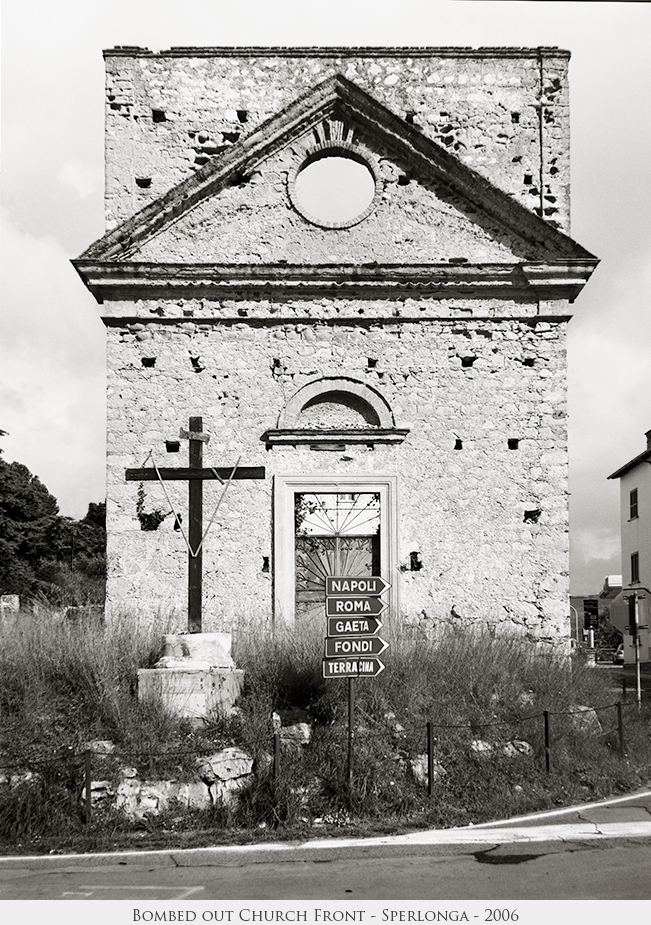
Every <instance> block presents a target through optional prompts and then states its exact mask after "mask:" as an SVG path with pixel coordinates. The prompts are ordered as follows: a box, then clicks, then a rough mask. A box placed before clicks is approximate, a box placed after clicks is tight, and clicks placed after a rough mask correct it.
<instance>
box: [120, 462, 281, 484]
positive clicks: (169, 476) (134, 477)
mask: <svg viewBox="0 0 651 925" xmlns="http://www.w3.org/2000/svg"><path fill="white" fill-rule="evenodd" d="M215 473H216V474H215ZM125 477H126V480H127V482H156V481H157V480H158V479H159V477H160V478H161V479H163V481H164V482H187V481H195V480H197V479H198V480H201V481H203V480H205V479H217V478H220V479H223V480H224V481H226V480H227V479H230V478H233V479H263V478H264V477H265V468H264V466H237V467H233V466H227V467H220V468H214V469H181V468H179V469H160V468H159V469H158V470H156V469H153V468H151V467H148V468H147V469H127V470H126V472H125Z"/></svg>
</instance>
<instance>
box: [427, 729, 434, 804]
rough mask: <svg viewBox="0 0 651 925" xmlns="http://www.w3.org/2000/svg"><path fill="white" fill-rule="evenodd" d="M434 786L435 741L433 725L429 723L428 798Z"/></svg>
mask: <svg viewBox="0 0 651 925" xmlns="http://www.w3.org/2000/svg"><path fill="white" fill-rule="evenodd" d="M433 786H434V739H433V736H432V723H431V722H430V721H429V720H428V721H427V796H429V797H431V795H432V789H433Z"/></svg>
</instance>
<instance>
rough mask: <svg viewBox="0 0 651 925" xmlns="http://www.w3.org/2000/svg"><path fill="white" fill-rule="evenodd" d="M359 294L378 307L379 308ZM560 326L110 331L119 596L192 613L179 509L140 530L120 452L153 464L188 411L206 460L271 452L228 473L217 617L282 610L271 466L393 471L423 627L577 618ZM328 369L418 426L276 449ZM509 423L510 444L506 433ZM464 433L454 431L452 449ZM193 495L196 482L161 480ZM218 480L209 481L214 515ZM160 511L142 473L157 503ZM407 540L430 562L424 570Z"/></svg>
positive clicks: (405, 578)
mask: <svg viewBox="0 0 651 925" xmlns="http://www.w3.org/2000/svg"><path fill="white" fill-rule="evenodd" d="M366 309H367V310H368V312H369V313H371V314H372V311H373V305H372V304H367V305H366ZM564 337H565V324H564V323H563V322H558V323H550V322H549V321H537V320H536V319H535V318H532V319H530V320H528V321H521V320H515V319H510V320H502V321H500V320H495V321H483V320H482V321H467V320H451V319H433V320H429V321H425V322H422V321H419V322H417V323H416V322H395V323H390V322H388V321H386V322H384V323H372V322H370V321H367V322H366V323H364V324H362V325H360V324H358V323H355V324H347V323H342V324H339V325H332V324H329V323H327V322H314V323H308V324H293V323H283V322H279V323H277V324H269V323H268V322H267V323H257V324H256V323H255V322H248V321H247V322H242V323H233V324H214V323H210V322H207V321H206V322H204V323H202V322H201V321H200V320H199V321H197V322H195V321H188V322H186V323H183V324H180V325H170V324H166V323H165V322H164V321H163V320H160V321H158V322H153V321H152V322H148V323H146V324H144V323H141V322H138V321H136V322H134V323H132V324H129V325H127V326H115V327H110V328H109V341H110V347H109V409H108V418H109V424H108V429H109V449H108V452H109V457H108V462H109V466H108V480H109V487H108V497H109V511H108V514H109V521H110V523H111V531H110V535H109V544H110V545H109V562H110V575H109V605H110V606H112V607H113V608H115V607H118V608H119V606H120V605H124V603H125V602H128V604H129V606H130V607H134V606H135V607H137V608H140V609H141V610H143V611H146V612H148V613H152V612H155V611H156V609H157V608H160V609H161V610H163V611H165V610H167V609H169V608H171V607H174V606H176V607H177V608H179V611H180V613H181V616H182V615H183V613H184V611H185V606H186V598H185V588H186V569H187V564H186V563H187V555H186V552H185V546H184V543H183V539H182V537H181V535H180V533H179V532H178V531H175V530H174V528H173V527H174V525H173V517H172V516H169V517H167V518H166V519H165V520H164V521H163V523H162V524H161V526H160V527H159V529H158V530H157V531H154V532H143V531H142V530H140V528H139V524H138V520H137V517H136V501H137V490H138V485H137V484H136V483H126V482H125V480H124V469H125V468H126V467H129V466H136V465H141V464H142V463H143V462H144V458H145V456H146V454H147V453H148V451H149V450H150V449H151V448H153V449H154V452H155V458H156V462H157V464H158V465H162V464H165V465H183V464H185V459H187V456H186V453H187V444H183V445H182V453H183V457H182V458H180V457H179V456H166V454H165V452H164V441H165V440H166V439H176V438H177V437H178V429H179V427H180V426H187V419H188V418H189V416H190V415H195V414H198V413H201V414H202V415H203V419H204V429H205V430H206V431H207V432H209V433H210V434H211V435H212V437H211V441H210V443H209V444H208V446H207V448H206V451H205V461H206V463H207V464H209V465H210V464H214V465H232V464H234V463H235V461H236V460H237V458H238V457H239V456H240V455H241V456H242V462H243V464H244V463H245V464H247V465H264V466H265V467H266V469H267V478H266V479H265V480H264V481H260V482H239V483H234V484H233V485H232V487H231V489H230V490H229V493H228V495H227V498H226V501H225V503H224V505H223V507H222V508H221V510H220V513H219V515H218V518H217V521H216V524H215V527H214V529H213V530H212V532H211V533H210V534H209V536H208V539H207V542H206V546H205V552H204V568H205V578H204V602H205V611H206V614H205V626H204V628H205V630H206V631H211V630H217V629H222V628H228V627H229V626H232V625H236V624H238V623H241V622H242V620H243V619H246V618H256V619H262V620H267V619H269V617H270V615H271V612H272V583H271V575H272V574H273V550H272V485H273V476H274V474H275V473H288V472H301V473H303V474H309V473H312V472H314V473H334V472H337V473H341V474H343V476H344V477H345V475H346V474H355V475H364V474H371V473H386V472H388V473H399V476H400V526H399V542H400V560H401V569H402V570H401V571H400V573H399V576H398V580H399V584H400V587H399V595H400V611H401V615H402V617H403V618H404V619H405V620H406V621H407V622H408V623H412V624H418V625H422V626H423V628H425V629H431V628H432V627H433V626H434V625H436V624H440V623H446V622H450V623H455V622H461V621H463V623H464V624H466V625H467V624H476V625H480V626H486V625H490V626H491V627H497V628H499V627H505V626H506V627H508V628H509V629H510V630H511V631H512V630H513V628H514V627H515V628H516V629H517V630H518V631H520V632H522V633H523V634H527V635H529V636H534V637H537V638H549V639H554V638H558V637H559V636H563V635H564V634H565V629H566V627H565V624H566V621H567V617H566V610H567V607H566V601H567V595H568V593H569V592H568V538H567V529H568V525H567V465H566V459H567V453H566V420H565V417H566V405H565V364H564ZM316 375H324V376H327V375H346V376H351V377H353V378H356V379H360V380H362V381H364V382H367V383H368V384H370V385H373V386H374V387H375V388H377V389H378V390H379V391H381V392H382V394H383V395H384V396H385V397H386V398H387V400H388V401H389V402H390V404H391V406H392V408H393V410H394V413H395V414H396V418H397V421H398V423H400V422H401V421H409V422H410V423H411V432H410V434H409V436H408V437H407V439H406V440H405V442H404V443H403V444H402V445H400V446H394V447H382V446H380V445H376V447H375V449H374V450H370V449H367V448H365V447H360V448H355V447H352V446H348V447H347V449H346V452H345V453H343V454H342V452H341V451H333V452H320V453H315V452H312V451H310V449H309V448H297V449H294V448H292V447H275V448H274V449H272V450H266V449H265V445H264V443H263V442H262V440H261V436H262V434H263V433H264V431H265V430H267V428H270V427H274V426H275V425H276V422H277V418H278V414H279V413H280V411H281V410H282V408H283V407H284V404H285V403H286V401H287V400H288V399H289V398H290V397H291V395H292V394H294V392H295V391H296V390H297V389H298V388H300V386H301V385H303V384H305V383H306V382H308V381H311V380H312V379H314V378H315V376H316ZM509 440H511V441H516V443H515V444H513V443H511V447H512V448H509ZM457 447H460V448H457ZM168 491H169V492H170V496H171V498H172V501H173V504H174V506H175V507H177V508H178V509H180V510H182V511H185V510H186V508H187V485H186V484H185V483H168ZM216 497H217V491H216V488H215V487H214V485H213V484H211V485H210V486H209V487H207V488H206V500H205V502H204V511H205V519H206V520H207V519H208V516H209V513H210V512H211V511H212V508H213V505H214V502H215V499H216ZM156 508H160V509H162V510H163V511H165V510H167V509H168V506H167V504H166V502H165V497H164V495H163V492H162V490H161V487H160V485H159V484H158V483H156V482H148V483H146V485H145V510H146V511H151V510H154V509H156ZM413 552H417V553H418V559H419V560H420V562H421V563H422V568H420V569H419V570H417V571H412V570H411V566H412V556H411V555H410V554H411V553H413Z"/></svg>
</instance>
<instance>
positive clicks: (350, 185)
mask: <svg viewBox="0 0 651 925" xmlns="http://www.w3.org/2000/svg"><path fill="white" fill-rule="evenodd" d="M377 193H378V183H377V180H376V178H375V176H374V174H373V173H372V171H371V168H370V167H369V166H368V165H367V164H366V163H365V162H364V161H362V160H361V159H357V158H352V157H347V156H345V155H343V154H341V153H338V152H333V153H332V154H325V155H323V156H322V157H319V158H313V159H311V160H308V161H307V162H305V163H304V164H303V165H302V166H301V167H299V169H298V170H297V172H296V173H295V174H294V175H293V178H291V179H290V183H289V194H290V199H291V201H292V204H293V206H294V208H295V209H296V210H297V211H298V212H299V213H300V214H301V215H302V216H303V218H306V219H307V220H308V221H309V222H312V224H314V225H321V226H322V227H324V228H350V227H351V226H352V225H356V224H357V223H358V222H361V221H362V220H363V219H365V218H366V216H367V215H369V213H370V212H371V211H372V210H373V207H374V206H375V201H376V198H377Z"/></svg>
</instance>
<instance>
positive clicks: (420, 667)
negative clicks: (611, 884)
mask: <svg viewBox="0 0 651 925" xmlns="http://www.w3.org/2000/svg"><path fill="white" fill-rule="evenodd" d="M172 628H173V627H172V626H171V625H168V626H163V625H162V621H161V622H159V623H158V625H156V628H155V629H154V627H153V626H152V625H150V626H143V625H142V623H139V622H137V621H135V620H130V619H128V618H127V617H126V616H125V617H123V618H121V619H117V620H115V621H114V622H113V623H112V624H111V625H110V626H106V627H104V626H103V625H102V624H100V623H88V625H85V626H82V625H70V624H67V623H65V622H58V623H57V622H55V621H53V620H48V619H47V617H46V616H45V615H41V616H39V617H38V618H36V617H33V616H30V617H27V616H25V617H23V618H21V620H19V621H18V623H17V624H16V626H15V627H14V628H13V629H12V630H9V631H6V632H5V634H4V636H3V644H2V646H1V647H0V711H1V712H2V716H3V724H2V727H1V728H0V753H1V754H0V757H1V758H2V759H3V760H2V762H0V764H2V766H3V767H7V766H12V765H13V766H20V768H21V769H22V771H25V769H27V770H28V771H31V772H32V774H31V777H30V775H29V774H27V775H23V777H22V778H20V777H19V778H18V779H17V780H13V782H9V779H7V780H6V782H5V783H4V784H3V783H2V782H1V781H2V778H1V777H0V841H1V842H2V843H4V844H5V845H6V846H10V847H11V846H15V845H16V844H18V843H19V842H20V843H22V844H28V843H29V844H30V845H31V846H32V848H34V847H39V846H41V847H43V848H44V850H45V846H46V845H50V844H53V843H56V844H58V845H60V844H63V843H66V844H72V845H76V846H86V847H88V846H90V847H93V848H95V849H99V848H100V847H102V846H103V847H110V846H111V845H113V844H117V843H119V844H125V843H128V844H132V843H133V840H134V839H136V840H144V842H143V843H146V844H147V845H163V844H177V845H178V844H189V843H197V840H198V841H199V843H201V839H203V840H204V843H216V842H219V841H221V842H241V841H246V840H249V841H250V840H259V839H263V838H267V837H270V835H271V833H275V837H278V836H279V835H283V834H285V835H288V836H291V837H296V836H298V835H300V834H302V833H307V832H314V831H315V830H316V831H323V832H328V831H332V830H336V829H339V828H341V827H342V826H347V827H350V830H351V831H355V832H358V833H361V832H367V831H369V829H372V830H373V831H378V830H382V831H395V830H396V829H399V828H400V827H403V826H412V827H413V826H424V825H433V826H439V827H446V826H452V825H467V824H468V823H470V822H472V823H479V822H482V821H487V820H490V819H494V818H501V817H508V816H509V815H514V814H519V813H525V812H531V811H534V810H541V809H545V808H548V807H552V806H556V805H563V804H568V803H570V802H575V801H581V800H585V799H593V798H595V797H599V796H606V795H612V794H613V793H615V792H617V791H621V790H626V789H631V788H632V787H634V786H635V785H637V784H639V783H640V782H641V781H644V780H645V779H648V775H649V771H650V770H651V747H650V743H649V722H650V719H651V716H650V715H649V710H648V708H647V711H646V712H643V713H642V715H640V714H638V711H637V710H635V709H631V710H627V711H626V718H625V725H626V746H627V753H626V757H625V759H622V757H621V756H620V755H619V754H618V752H617V748H616V746H617V736H616V716H615V711H614V708H613V707H612V706H610V705H611V704H613V703H614V701H615V700H616V699H617V692H614V691H612V690H609V689H608V687H607V678H608V674H607V673H604V672H601V671H598V670H595V669H590V668H587V667H586V666H585V665H584V664H583V663H581V661H580V660H579V659H576V658H575V659H573V660H571V661H570V660H569V659H563V658H559V657H554V656H552V655H550V654H548V653H546V652H545V651H543V650H540V649H535V648H533V647H532V646H531V644H529V643H526V642H524V641H522V640H517V639H512V638H504V639H500V638H493V637H491V636H488V635H486V636H478V635H476V634H475V635H472V634H466V633H463V632H453V631H449V632H447V633H443V634H441V635H440V636H439V638H437V639H436V640H424V639H419V640H417V639H413V638H410V637H409V636H408V635H407V633H406V632H405V631H404V630H403V629H402V628H401V627H391V626H389V627H384V628H383V635H384V636H386V637H387V638H388V640H389V641H390V649H389V650H388V651H387V652H386V653H385V654H384V655H383V656H382V658H383V661H385V663H386V666H387V667H386V670H385V671H384V672H383V673H381V674H380V675H379V677H377V678H375V679H358V680H356V681H355V694H356V706H355V720H354V730H353V731H354V738H353V746H354V747H353V774H352V777H353V787H352V791H349V788H348V768H347V754H348V729H347V712H348V704H347V684H346V682H345V681H339V680H328V681H326V680H324V678H323V677H322V670H321V659H322V655H323V637H322V634H321V633H320V632H317V631H314V630H313V631H309V630H305V631H293V632H289V631H284V632H280V631H278V632H277V633H276V634H275V635H273V634H272V633H271V632H270V631H268V629H267V628H265V627H261V626H258V625H255V626H253V625H252V626H248V627H246V626H245V627H244V628H242V629H240V630H239V632H238V635H237V637H236V640H235V651H234V655H235V659H236V662H237V664H238V666H239V667H242V668H244V670H245V672H246V674H245V688H244V692H243V694H242V696H241V698H240V700H239V702H238V711H237V713H236V714H235V715H233V716H228V717H227V716H221V715H215V716H213V717H210V718H209V720H207V721H206V722H205V723H203V725H202V726H201V727H200V728H196V727H192V726H191V725H190V724H189V723H188V722H185V721H181V720H179V719H177V718H174V717H172V716H170V715H169V714H167V713H166V712H165V711H164V710H163V709H162V708H161V706H160V705H159V704H157V703H146V702H140V701H139V700H138V697H137V689H136V679H137V670H138V668H142V667H151V666H152V665H153V664H154V663H155V661H156V660H157V658H158V656H159V654H160V645H161V636H162V633H163V632H165V631H168V632H169V631H170V630H171V629H172ZM579 706H587V707H590V708H592V709H594V708H597V714H596V715H597V716H598V718H599V722H600V724H601V725H600V726H599V725H596V718H595V714H594V713H592V714H590V715H589V717H588V718H589V722H588V720H586V721H585V722H579V721H578V720H577V719H576V717H574V716H568V713H569V712H570V711H574V710H575V709H576V708H578V707H579ZM606 707H608V709H606ZM601 708H603V709H601ZM289 709H293V710H297V709H299V710H301V711H305V712H306V713H307V715H308V717H309V719H310V723H311V727H312V738H311V741H310V743H309V745H305V746H293V747H290V746H289V745H285V746H283V748H282V750H281V753H280V767H279V772H278V773H277V774H274V759H273V725H272V714H273V713H274V712H275V711H280V712H281V713H282V712H283V711H286V710H289ZM543 710H547V711H549V712H550V714H551V725H552V743H553V749H552V768H551V771H552V773H551V774H549V775H548V774H546V773H545V751H544V747H545V746H544V738H543V722H542V711H543ZM428 722H430V723H431V724H432V726H433V731H434V736H435V742H434V758H435V761H436V768H437V776H436V779H435V781H434V784H433V794H432V797H431V799H430V798H429V797H428V795H427V789H426V786H425V785H424V782H423V779H422V773H421V774H420V775H419V772H418V767H419V762H420V767H421V769H422V766H423V756H424V754H425V752H426V750H427V740H426V724H427V723H428ZM89 739H109V740H111V742H112V743H113V744H114V745H115V753H114V754H112V755H107V756H105V757H102V758H101V759H100V757H99V756H96V757H95V759H94V760H95V765H94V776H95V777H98V776H99V777H101V778H106V779H107V780H108V781H109V782H111V783H112V784H113V786H115V785H116V783H117V780H118V771H119V768H120V767H124V766H125V765H130V766H133V767H135V768H136V771H137V773H138V776H139V777H140V778H141V779H149V780H152V779H170V780H172V779H175V780H191V779H192V777H193V776H194V775H196V758H197V756H200V755H204V756H205V755H208V754H212V753H214V752H215V751H218V750H220V749H222V748H224V747H228V746H232V745H237V746H239V747H240V748H242V749H244V750H245V751H247V752H248V753H249V754H250V755H251V756H252V757H253V758H254V762H255V764H254V768H255V771H256V773H255V774H254V776H253V777H252V779H251V780H250V782H249V784H248V785H247V786H246V787H245V788H244V789H243V790H242V791H241V792H240V793H239V796H238V799H237V800H236V801H234V802H233V803H232V804H229V805H228V806H224V805H221V804H217V805H214V806H213V807H212V808H211V809H208V810H201V811H199V810H192V811H190V810H187V809H183V808H182V807H180V806H176V805H174V804H171V805H170V806H169V807H168V809H167V810H166V811H165V812H163V813H161V814H160V815H158V816H155V817H154V816H149V817H147V816H146V817H145V818H144V819H143V820H142V821H130V820H128V819H127V818H126V817H125V816H124V814H122V813H119V812H117V811H115V810H114V809H112V808H111V807H110V805H108V804H105V805H103V806H102V805H99V806H98V807H97V809H96V810H94V812H93V818H92V820H91V822H90V823H89V824H87V825H84V824H83V820H82V814H81V812H80V802H79V795H80V793H81V786H82V784H83V781H82V778H81V769H80V767H79V762H77V764H76V765H75V763H74V761H73V760H72V756H73V755H77V756H79V754H80V753H81V751H82V750H83V748H84V747H85V745H86V743H87V742H88V740H89ZM513 743H526V745H520V746H519V747H521V749H522V751H518V749H517V748H515V746H514V745H513ZM1 773H2V772H1V770H0V774H1ZM5 775H7V778H9V777H10V775H8V772H6V771H5ZM201 833H203V835H202V834H201ZM57 837H58V839H59V842H56V838H57ZM139 843H140V841H139Z"/></svg>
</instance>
